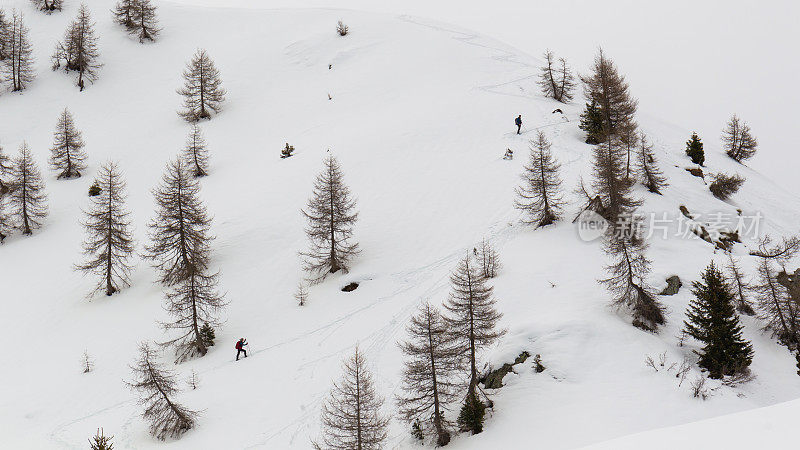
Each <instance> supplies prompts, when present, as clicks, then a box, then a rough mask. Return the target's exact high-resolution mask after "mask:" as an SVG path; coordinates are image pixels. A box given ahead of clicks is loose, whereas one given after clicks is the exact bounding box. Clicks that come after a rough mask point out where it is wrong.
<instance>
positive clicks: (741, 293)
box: [727, 252, 756, 316]
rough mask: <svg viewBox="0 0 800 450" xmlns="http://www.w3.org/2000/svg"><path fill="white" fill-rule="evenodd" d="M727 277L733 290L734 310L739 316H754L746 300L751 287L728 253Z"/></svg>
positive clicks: (734, 259) (737, 263)
mask: <svg viewBox="0 0 800 450" xmlns="http://www.w3.org/2000/svg"><path fill="white" fill-rule="evenodd" d="M727 255H728V266H727V269H728V277H729V279H730V280H731V287H732V288H733V294H734V298H735V299H736V310H737V311H739V313H741V314H746V315H748V316H752V315H755V313H756V312H755V310H753V306H752V305H751V304H750V300H748V298H747V297H748V294H749V293H750V292H751V290H752V289H753V287H752V286H751V285H750V282H749V281H747V280H746V279H745V273H744V271H743V270H742V268H741V266H740V265H739V261H737V260H736V258H735V257H734V256H733V254H732V253H730V252H728V253H727Z"/></svg>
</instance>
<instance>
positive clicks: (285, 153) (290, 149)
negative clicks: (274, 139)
mask: <svg viewBox="0 0 800 450" xmlns="http://www.w3.org/2000/svg"><path fill="white" fill-rule="evenodd" d="M290 156H294V145H289V143H288V142H287V143H286V147H284V148H283V149H282V150H281V159H286V158H288V157H290Z"/></svg>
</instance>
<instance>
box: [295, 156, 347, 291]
mask: <svg viewBox="0 0 800 450" xmlns="http://www.w3.org/2000/svg"><path fill="white" fill-rule="evenodd" d="M343 178H344V176H343V175H342V170H341V168H340V167H339V162H338V161H337V160H336V158H334V157H333V156H328V157H327V158H326V159H325V169H324V170H323V171H322V173H320V174H319V175H317V179H316V180H315V181H314V193H313V196H312V197H311V199H309V200H308V207H307V208H306V209H305V210H303V211H302V212H303V215H304V216H305V217H306V219H307V220H308V227H307V228H306V234H307V235H308V239H309V241H311V248H310V249H309V250H308V251H307V252H304V253H301V255H302V256H303V257H304V258H305V261H304V268H305V270H307V271H308V272H311V273H312V274H313V276H315V278H314V279H313V280H312V281H315V282H319V281H321V280H322V279H324V278H325V276H326V275H327V274H328V273H335V272H337V271H339V270H344V271H345V272H346V271H347V270H348V268H349V266H350V260H351V259H352V258H353V257H354V256H355V255H356V254H358V251H359V250H358V244H357V243H352V244H351V243H350V238H351V237H352V236H353V224H355V222H356V220H357V219H358V213H357V212H356V211H355V206H356V202H355V200H353V199H352V198H351V196H350V189H349V188H348V187H347V186H346V185H345V184H344V180H343Z"/></svg>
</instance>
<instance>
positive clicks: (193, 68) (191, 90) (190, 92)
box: [178, 49, 225, 122]
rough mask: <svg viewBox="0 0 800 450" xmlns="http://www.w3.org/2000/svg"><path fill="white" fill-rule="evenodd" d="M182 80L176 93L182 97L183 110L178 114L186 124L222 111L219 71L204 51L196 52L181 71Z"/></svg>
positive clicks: (222, 94) (223, 92)
mask: <svg viewBox="0 0 800 450" xmlns="http://www.w3.org/2000/svg"><path fill="white" fill-rule="evenodd" d="M183 78H184V86H183V88H181V89H178V93H179V94H181V95H182V96H183V107H184V109H183V111H180V112H178V114H179V115H180V116H181V117H183V118H184V119H185V120H186V121H187V122H197V121H198V120H200V119H210V118H211V112H214V113H217V112H219V111H220V110H221V109H222V102H223V101H224V100H225V89H223V88H222V80H221V79H220V77H219V70H217V68H216V67H214V62H213V61H212V60H211V57H210V56H208V53H206V51H205V50H202V49H200V50H197V52H196V53H195V54H194V56H193V57H192V60H191V61H190V62H189V63H188V64H187V66H186V70H184V71H183Z"/></svg>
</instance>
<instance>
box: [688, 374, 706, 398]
mask: <svg viewBox="0 0 800 450" xmlns="http://www.w3.org/2000/svg"><path fill="white" fill-rule="evenodd" d="M708 395H709V390H708V388H707V387H706V377H704V376H702V375H698V376H697V378H695V379H694V381H692V397H694V398H699V399H701V400H706V399H708Z"/></svg>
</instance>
